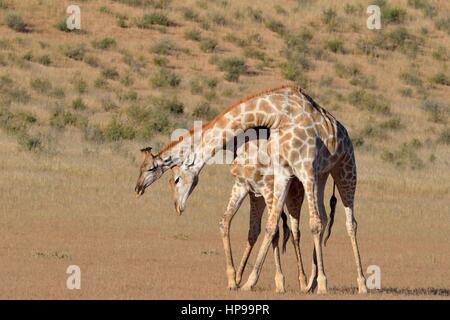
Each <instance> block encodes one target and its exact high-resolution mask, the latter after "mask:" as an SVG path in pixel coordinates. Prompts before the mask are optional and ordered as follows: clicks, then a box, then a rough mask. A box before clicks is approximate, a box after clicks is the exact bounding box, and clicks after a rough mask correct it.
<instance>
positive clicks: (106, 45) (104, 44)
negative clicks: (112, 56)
mask: <svg viewBox="0 0 450 320" xmlns="http://www.w3.org/2000/svg"><path fill="white" fill-rule="evenodd" d="M92 45H93V47H94V48H96V49H102V50H106V49H111V48H114V47H115V46H116V45H117V42H116V40H115V39H114V38H111V37H106V38H103V39H100V40H96V41H94V42H93V43H92Z"/></svg>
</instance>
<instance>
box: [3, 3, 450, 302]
mask: <svg viewBox="0 0 450 320" xmlns="http://www.w3.org/2000/svg"><path fill="white" fill-rule="evenodd" d="M69 4H70V2H69V1H56V0H40V1H38V0H27V1H13V0H0V146H1V148H0V167H1V169H0V191H1V192H0V235H1V236H0V238H1V242H0V256H1V257H2V259H1V261H0V284H1V285H0V298H6V299H14V298H33V299H47V298H56V299H81V298H84V299H92V298H106V299H112V298H121V299H131V298H136V299H153V298H162V299H180V298H193V299H196V298H206V299H208V298H213V299H234V298H242V299H260V298H262V299H266V298H273V299H317V298H321V299H327V298H333V299H351V298H369V299H392V298H400V299H415V298H425V299H439V298H444V299H448V297H449V294H450V277H449V274H448V270H450V254H449V252H450V241H449V240H450V239H449V231H450V220H449V213H450V174H449V172H450V171H449V166H450V157H449V154H450V153H449V151H450V148H449V146H450V127H449V121H450V70H449V68H448V63H449V61H450V41H449V39H450V4H449V3H448V1H444V0H441V1H439V0H436V1H433V0H395V1H394V0H391V1H388V0H386V1H383V0H376V1H363V0H345V1H325V0H297V1H277V2H276V3H274V2H273V1H258V2H255V1H247V0H243V1H239V2H238V1H229V0H228V1H227V0H214V1H205V0H196V1H193V0H188V1H178V0H173V1H169V0H111V1H107V0H84V1H79V5H80V7H81V19H82V20H81V24H82V29H81V31H69V30H66V28H65V25H64V20H65V17H66V15H65V9H66V7H67V5H69ZM368 4H377V5H379V6H380V8H381V11H382V29H381V30H368V29H367V28H366V18H367V14H366V8H367V5H368ZM286 82H291V83H297V84H299V85H301V86H302V87H304V88H305V90H306V91H307V92H308V93H309V94H310V95H311V96H312V97H313V98H314V99H315V100H316V101H317V102H318V103H319V104H321V105H322V106H324V107H325V108H326V109H328V110H329V111H331V112H332V113H333V114H334V115H335V116H336V117H337V118H338V119H339V120H340V121H341V122H342V123H343V124H344V125H345V126H346V127H347V128H348V130H349V133H350V136H351V137H352V139H353V142H354V144H355V147H356V157H357V164H358V189H357V197H356V216H357V219H358V222H359V228H358V237H359V242H360V247H361V253H362V260H363V264H364V266H365V268H367V266H369V265H377V266H379V267H380V268H381V277H382V278H381V285H382V290H381V291H377V292H371V293H370V294H368V295H366V296H358V295H357V294H355V291H356V270H355V266H354V261H353V257H352V252H351V246H350V242H349V239H348V236H347V234H346V231H345V226H344V217H343V216H344V212H343V208H342V205H341V204H340V203H339V202H338V207H337V212H336V222H335V226H334V231H333V234H332V236H331V239H330V241H329V243H328V245H327V247H326V248H325V268H326V272H327V276H328V284H329V288H330V294H329V295H326V296H320V297H318V296H316V295H306V294H300V293H299V290H298V286H297V281H296V277H297V274H296V268H295V257H294V254H293V250H291V249H292V248H291V245H290V244H289V245H288V248H287V252H286V254H285V255H284V256H283V257H282V263H283V270H284V272H285V276H286V281H287V291H288V292H287V293H286V294H283V295H279V294H276V293H275V292H274V281H273V275H274V267H273V261H272V260H273V258H272V255H271V254H269V255H268V258H267V260H266V263H265V265H264V268H263V272H262V276H261V279H260V281H259V282H258V285H257V288H256V291H255V292H239V291H237V292H228V291H227V290H226V277H225V261H224V255H223V250H222V241H221V239H220V235H219V229H218V221H219V219H220V217H221V214H222V213H223V211H224V209H225V205H226V203H227V200H228V196H229V192H230V189H231V186H232V184H233V180H232V177H231V176H230V174H229V173H228V170H229V169H228V167H227V166H209V167H207V168H206V169H205V171H204V172H203V173H202V175H201V177H200V179H201V180H200V184H199V186H198V188H197V190H196V191H195V192H194V193H193V195H192V196H191V199H190V200H189V204H188V210H187V211H186V212H185V213H184V215H183V216H181V217H178V216H176V215H175V213H174V209H173V205H172V201H171V197H170V193H169V191H168V187H167V177H164V178H162V179H161V181H158V182H156V183H155V184H154V185H152V186H151V187H150V189H149V190H148V191H147V192H146V193H145V195H144V196H143V197H141V198H140V199H135V198H134V194H133V187H134V183H135V179H136V177H137V174H138V166H139V162H140V154H139V148H140V147H143V146H147V145H152V146H154V147H155V149H158V148H160V147H161V146H162V145H164V144H165V143H166V142H167V141H168V137H169V135H170V132H171V131H172V130H173V129H174V128H178V127H191V126H192V123H193V120H196V119H201V120H208V119H211V118H212V117H214V115H215V114H216V113H217V112H219V111H220V110H221V109H223V108H225V107H226V106H227V105H229V104H230V103H232V102H233V101H235V100H237V99H239V98H242V97H243V96H246V95H248V94H252V93H255V92H258V91H259V90H262V89H265V88H269V87H272V86H278V85H280V84H281V83H286ZM329 194H330V186H328V188H327V196H326V199H327V202H328V198H329ZM307 215H308V212H307V210H306V208H305V206H304V209H303V216H302V249H303V253H304V261H305V265H306V269H307V271H308V272H309V269H310V260H311V252H310V251H311V249H312V240H311V235H310V232H309V230H308V225H307V222H308V217H307ZM247 228H248V203H245V204H244V205H243V207H242V208H241V210H240V211H239V213H238V214H237V217H236V218H235V219H234V221H233V227H232V243H233V249H234V253H235V254H234V257H235V260H236V259H239V258H240V255H241V254H242V251H243V248H244V245H245V240H246V235H247ZM258 245H259V242H258V244H257V247H258ZM253 258H254V257H253ZM252 261H253V260H251V262H252ZM69 265H78V266H79V267H80V268H81V272H82V277H81V279H82V280H81V287H82V288H81V290H68V289H67V288H66V279H67V276H68V275H67V274H66V268H67V267H68V266H69ZM251 266H252V265H251V263H250V264H249V267H251ZM248 272H249V268H247V270H246V275H248ZM244 279H245V277H244Z"/></svg>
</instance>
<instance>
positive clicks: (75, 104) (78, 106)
mask: <svg viewBox="0 0 450 320" xmlns="http://www.w3.org/2000/svg"><path fill="white" fill-rule="evenodd" d="M71 107H72V109H74V110H77V111H82V110H86V109H87V105H86V103H84V101H83V99H81V98H76V99H75V100H73V101H72V105H71Z"/></svg>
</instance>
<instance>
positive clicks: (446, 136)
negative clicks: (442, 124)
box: [438, 128, 450, 145]
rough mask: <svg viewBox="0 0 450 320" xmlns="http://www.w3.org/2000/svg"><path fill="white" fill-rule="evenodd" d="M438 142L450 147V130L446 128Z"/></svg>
mask: <svg viewBox="0 0 450 320" xmlns="http://www.w3.org/2000/svg"><path fill="white" fill-rule="evenodd" d="M438 142H439V143H443V144H447V145H450V128H445V129H444V130H442V132H441V133H440V134H439V138H438Z"/></svg>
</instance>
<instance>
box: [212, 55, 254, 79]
mask: <svg viewBox="0 0 450 320" xmlns="http://www.w3.org/2000/svg"><path fill="white" fill-rule="evenodd" d="M218 66H219V69H220V70H221V71H224V72H225V79H226V80H228V81H233V82H237V81H239V77H240V76H241V75H243V74H244V73H246V72H247V65H246V63H245V59H242V58H238V57H229V58H225V59H223V60H220V61H219V62H218Z"/></svg>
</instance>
